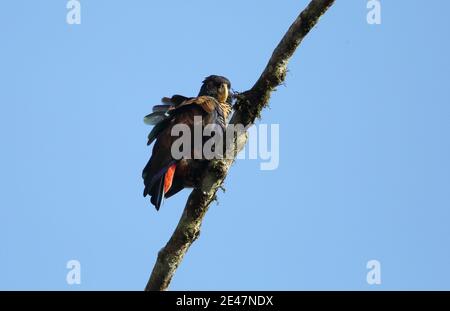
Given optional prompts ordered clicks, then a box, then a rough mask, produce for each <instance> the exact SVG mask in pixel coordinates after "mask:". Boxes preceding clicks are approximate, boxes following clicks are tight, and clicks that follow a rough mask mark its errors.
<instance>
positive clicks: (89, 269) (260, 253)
mask: <svg viewBox="0 0 450 311" xmlns="http://www.w3.org/2000/svg"><path fill="white" fill-rule="evenodd" d="M307 2H308V1H306V0H303V1H300V0H286V1H283V4H281V3H280V1H261V0H258V1H257V0H251V1H245V2H244V1H237V0H230V1H228V2H227V3H226V5H223V4H220V5H219V4H218V3H216V2H213V1H207V0H195V1H189V2H187V1H181V0H178V1H145V0H132V1H106V0H96V1H86V0H81V4H82V9H81V16H82V23H81V25H68V24H66V12H67V10H66V1H65V0H59V1H39V2H30V1H24V0H15V1H11V0H10V1H4V2H3V3H2V5H1V7H2V8H1V11H0V40H1V49H0V85H1V92H0V103H1V105H0V109H1V113H0V118H1V122H0V138H1V143H2V148H1V161H0V172H1V174H0V189H1V195H0V207H1V208H0V245H1V248H0V289H3V290H5V289H26V290H29V289H39V290H48V289H52V290H80V289H81V290H100V289H102V290H141V289H143V288H144V286H145V284H146V282H147V279H148V276H149V274H150V271H151V269H152V267H153V264H154V261H155V258H156V254H157V252H158V250H159V249H160V248H161V247H162V246H163V245H164V244H165V243H166V241H167V240H168V238H169V237H170V234H171V233H172V231H173V230H174V228H175V226H176V224H177V222H178V220H179V217H180V215H181V212H182V209H183V207H184V202H185V200H186V198H187V196H188V194H189V191H188V190H185V191H183V192H182V193H181V194H179V195H177V196H175V197H174V198H171V199H170V200H167V201H166V202H165V205H164V206H163V208H162V209H161V210H160V211H159V212H156V211H155V210H154V208H153V207H152V206H151V205H150V203H149V202H148V200H147V199H144V198H143V197H142V196H141V195H142V181H141V177H140V175H141V170H142V168H143V166H144V165H145V163H146V161H147V160H148V157H149V155H150V148H148V147H147V146H146V135H147V133H148V131H149V127H148V126H146V125H145V124H144V123H143V122H142V117H143V116H144V115H145V114H147V113H148V112H149V111H150V109H151V106H152V105H153V104H156V103H158V101H159V99H160V98H161V97H162V96H167V95H172V94H174V93H181V94H187V95H195V94H196V93H197V92H198V89H199V86H200V82H201V81H202V79H203V78H204V77H205V76H207V75H210V74H221V75H225V76H227V77H228V78H229V79H230V80H231V81H232V84H233V88H234V89H236V90H240V91H242V90H246V89H248V88H249V87H250V86H251V85H252V84H253V82H254V81H255V80H256V78H257V77H258V76H259V74H260V72H261V71H262V69H263V68H264V66H265V64H266V62H267V60H268V58H269V56H270V54H271V53H272V50H273V48H274V47H275V45H276V44H277V43H278V41H279V40H280V38H281V36H282V35H283V34H284V32H285V30H286V29H287V28H288V26H289V25H290V23H291V22H292V21H293V20H294V19H295V17H296V16H297V15H298V13H299V11H300V10H301V9H302V8H303V7H304V6H305V5H306V4H307ZM336 2H337V3H336V4H335V6H334V7H333V8H332V9H331V10H330V11H329V12H328V13H327V14H326V16H324V18H323V19H322V20H321V21H320V23H319V25H318V27H316V28H315V29H314V30H313V31H312V32H311V33H310V35H309V36H308V37H307V39H306V40H305V41H304V43H303V45H302V46H301V47H300V49H299V50H298V51H297V53H296V55H295V57H294V58H293V59H292V61H291V62H290V64H289V70H290V71H289V73H288V76H287V80H286V87H284V86H282V87H279V88H278V91H277V92H275V93H274V94H273V97H272V99H271V103H270V108H269V109H267V110H265V111H264V113H263V118H262V120H261V122H264V123H268V124H272V123H275V124H279V125H280V165H279V167H278V169H277V170H273V171H261V170H260V169H259V165H260V162H259V161H258V160H241V161H238V162H237V163H236V164H235V165H234V166H233V168H232V170H231V171H230V174H229V176H228V178H227V180H226V185H225V186H226V193H220V194H219V202H220V203H219V205H216V204H213V205H212V206H211V208H210V210H209V212H208V214H207V216H206V218H205V222H204V224H203V227H202V234H201V237H200V239H199V240H198V241H197V242H196V243H195V244H194V245H193V246H192V248H191V249H190V250H189V252H188V254H187V256H186V257H185V260H184V261H183V263H182V264H181V266H180V267H179V269H178V271H177V273H176V275H175V277H174V279H173V282H172V284H171V289H173V290H247V289H256V290H259V289H261V290H321V289H325V290H332V289H336V290H345V289H352V290H378V289H386V290H387V289H395V290H397V289H450V265H449V262H450V248H449V244H450V226H449V220H450V210H449V208H450V191H449V190H450V162H449V159H450V139H449V134H450V122H449V121H450V91H449V90H450V88H449V82H450V70H449V69H450V59H449V57H448V55H450V42H449V35H448V31H449V29H450V20H449V19H448V16H447V15H448V12H449V11H450V3H449V2H448V1H443V0H433V1H432V2H433V3H434V4H433V5H431V4H429V3H428V2H427V3H425V1H418V0H416V1H407V0H396V1H382V24H381V25H368V24H367V22H366V14H367V9H366V3H367V2H366V1H365V0H337V1H336ZM437 7H438V8H439V9H436V8H437ZM71 259H76V260H78V261H79V262H80V263H81V284H80V285H68V284H67V283H66V274H67V272H68V270H67V269H66V263H67V262H68V261H69V260H71ZM372 259H376V260H378V261H379V262H380V263H381V278H382V284H381V285H369V284H367V282H366V274H367V272H368V270H367V269H366V263H367V262H368V261H369V260H372Z"/></svg>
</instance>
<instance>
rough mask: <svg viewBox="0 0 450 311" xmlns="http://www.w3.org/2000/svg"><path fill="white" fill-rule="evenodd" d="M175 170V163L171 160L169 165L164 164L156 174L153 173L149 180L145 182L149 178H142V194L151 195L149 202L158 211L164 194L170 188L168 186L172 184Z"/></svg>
mask: <svg viewBox="0 0 450 311" xmlns="http://www.w3.org/2000/svg"><path fill="white" fill-rule="evenodd" d="M175 170H176V163H175V162H171V163H170V164H169V165H167V166H165V167H164V168H162V169H161V170H160V171H159V172H158V173H157V174H155V175H154V176H153V177H152V178H151V179H150V182H148V183H147V181H148V180H149V178H145V179H144V183H145V189H144V196H146V195H147V194H148V195H150V196H151V199H150V202H151V203H152V204H153V205H154V206H155V208H156V210H157V211H159V209H160V207H161V205H162V203H163V201H164V195H165V194H166V193H167V192H168V191H169V190H170V187H171V186H172V182H173V177H174V175H175Z"/></svg>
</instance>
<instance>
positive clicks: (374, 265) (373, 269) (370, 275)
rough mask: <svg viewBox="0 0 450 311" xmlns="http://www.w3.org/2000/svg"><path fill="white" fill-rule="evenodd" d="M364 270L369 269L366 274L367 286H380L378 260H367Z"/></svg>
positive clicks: (379, 265)
mask: <svg viewBox="0 0 450 311" xmlns="http://www.w3.org/2000/svg"><path fill="white" fill-rule="evenodd" d="M366 268H367V269H369V272H367V277H366V280H367V284H369V285H380V284H381V264H380V262H379V261H378V260H375V259H373V260H369V261H368V262H367V265H366Z"/></svg>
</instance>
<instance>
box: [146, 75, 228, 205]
mask: <svg viewBox="0 0 450 311" xmlns="http://www.w3.org/2000/svg"><path fill="white" fill-rule="evenodd" d="M161 102H162V104H160V105H155V106H154V107H153V109H152V113H150V114H149V115H147V116H145V117H144V122H145V123H146V124H148V125H152V126H153V129H152V130H151V132H150V134H149V135H148V140H147V145H151V144H152V143H154V145H153V149H152V154H151V157H150V160H149V161H148V162H147V165H146V166H145V167H144V169H143V171H142V178H143V181H144V192H143V195H144V197H146V196H150V202H151V203H152V204H153V205H154V206H155V208H156V210H157V211H158V210H159V209H160V207H161V205H162V203H163V200H164V199H165V198H169V197H171V196H173V195H174V194H176V193H178V192H179V191H181V190H182V189H184V188H199V187H200V182H201V177H202V175H203V173H204V171H205V170H206V169H207V165H208V162H209V161H210V160H208V159H205V158H204V157H203V156H202V151H203V145H204V144H205V138H204V137H203V139H202V142H201V143H202V144H201V145H200V146H199V145H195V144H194V139H191V140H190V146H189V147H190V148H188V150H191V153H190V155H191V156H189V157H182V158H181V159H176V158H174V156H173V155H172V152H171V148H172V144H173V143H174V141H175V140H177V139H178V138H179V137H178V136H174V135H172V129H173V128H174V126H176V125H179V124H181V125H185V126H187V127H188V128H189V129H190V130H191V133H194V130H193V129H194V119H195V117H201V126H202V128H204V127H205V126H207V125H216V126H220V128H222V130H223V133H224V132H225V128H226V123H227V118H228V116H229V114H230V112H231V102H232V92H231V82H230V80H228V79H227V78H226V77H223V76H218V75H211V76H208V77H206V78H205V79H204V80H203V82H202V86H201V88H200V91H199V93H198V95H197V96H196V97H186V96H183V95H178V94H177V95H173V96H172V97H163V98H162V99H161ZM191 138H192V136H191ZM200 148H201V149H200ZM199 154H200V157H199V156H198V155H199ZM196 155H197V156H196Z"/></svg>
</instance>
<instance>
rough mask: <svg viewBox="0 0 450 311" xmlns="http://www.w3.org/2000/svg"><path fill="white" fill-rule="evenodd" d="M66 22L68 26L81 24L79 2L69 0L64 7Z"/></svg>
mask: <svg viewBox="0 0 450 311" xmlns="http://www.w3.org/2000/svg"><path fill="white" fill-rule="evenodd" d="M66 8H67V10H68V11H67V15H66V22H67V24H69V25H79V24H81V3H80V1H79V0H69V1H68V2H67V5H66Z"/></svg>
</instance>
